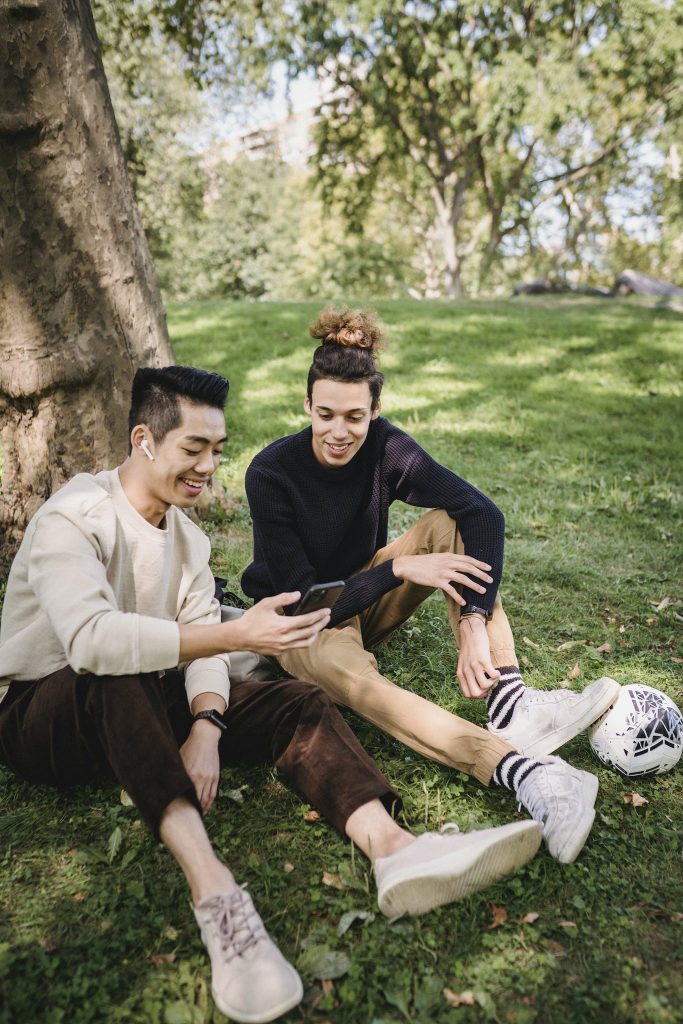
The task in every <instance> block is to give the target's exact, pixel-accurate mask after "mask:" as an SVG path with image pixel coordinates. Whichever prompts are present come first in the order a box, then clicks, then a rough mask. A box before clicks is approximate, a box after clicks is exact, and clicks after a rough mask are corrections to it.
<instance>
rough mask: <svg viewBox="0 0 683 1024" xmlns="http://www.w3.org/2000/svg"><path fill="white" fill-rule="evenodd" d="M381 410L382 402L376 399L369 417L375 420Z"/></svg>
mask: <svg viewBox="0 0 683 1024" xmlns="http://www.w3.org/2000/svg"><path fill="white" fill-rule="evenodd" d="M381 411H382V403H381V401H380V400H379V399H377V405H376V406H375V408H374V409H373V410H372V415H371V416H370V419H371V420H376V419H377V417H378V416H379V414H380V412H381Z"/></svg>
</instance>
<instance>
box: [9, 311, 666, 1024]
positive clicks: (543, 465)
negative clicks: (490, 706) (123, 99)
mask: <svg viewBox="0 0 683 1024" xmlns="http://www.w3.org/2000/svg"><path fill="white" fill-rule="evenodd" d="M377 305H378V308H379V311H380V313H381V315H382V317H383V319H384V321H385V322H386V324H387V326H388V328H389V334H390V344H389V347H388V349H387V351H386V353H385V355H384V357H383V366H384V370H385V372H386V374H387V384H386V387H385V392H384V395H383V407H384V412H385V413H386V415H388V416H389V417H390V418H391V419H392V420H394V421H395V422H396V423H398V424H399V425H401V426H403V427H404V428H406V429H408V430H410V431H411V432H412V433H413V434H414V435H415V436H416V437H417V438H418V440H419V441H420V442H421V443H422V444H424V445H425V446H426V447H427V448H428V449H429V450H430V451H431V452H433V453H434V455H435V456H436V457H437V458H439V459H440V460H441V461H442V462H444V463H446V464H448V465H450V466H452V467H453V468H454V469H455V470H456V471H457V472H460V473H462V474H463V475H464V476H465V477H467V478H469V479H471V480H472V481H473V482H474V483H476V484H477V485H478V486H480V487H482V488H483V489H484V490H485V491H487V492H488V493H490V494H491V495H492V496H493V497H494V498H495V499H496V500H497V502H498V503H499V505H500V506H501V507H502V508H503V509H504V511H505V514H506V520H507V542H506V544H507V559H506V570H505V583H504V598H505V601H506V607H507V610H508V614H509V615H510V618H511V621H512V625H513V629H514V631H515V635H516V637H517V643H518V651H519V654H520V657H521V660H522V663H523V667H524V673H525V675H526V677H527V678H528V681H529V682H530V683H532V684H533V685H537V686H541V687H545V688H552V687H553V686H555V685H557V684H558V683H559V682H560V681H561V680H563V679H566V678H567V675H568V672H569V671H570V670H571V669H572V668H573V666H574V665H575V664H576V663H577V662H578V664H579V667H580V670H581V673H582V675H581V678H580V680H578V682H573V683H572V685H573V686H576V687H577V688H579V687H580V686H582V685H583V684H584V683H585V682H586V681H588V680H590V679H591V678H593V677H595V676H597V675H601V674H610V675H614V676H615V677H616V678H618V679H620V680H621V681H623V682H630V681H635V680H638V679H640V680H642V681H644V682H647V683H650V684H651V685H654V686H656V687H658V688H660V689H663V690H666V691H667V692H668V693H669V694H670V695H671V696H672V697H673V698H674V699H675V700H677V701H678V703H679V704H680V703H681V702H682V700H683V693H682V691H681V685H680V671H679V670H680V664H679V663H678V661H677V660H676V659H680V657H681V656H682V655H683V651H681V649H680V621H679V619H680V613H681V607H682V605H681V600H682V599H683V595H682V594H681V592H680V574H679V573H678V571H677V568H678V566H679V565H680V564H681V556H682V554H683V552H682V550H681V538H682V537H683V531H682V530H681V515H682V512H683V509H682V506H681V491H680V474H679V473H678V472H677V465H678V463H677V456H678V437H677V435H676V431H675V429H674V424H675V422H676V415H677V411H678V407H679V404H680V398H681V390H682V382H681V372H680V371H681V367H680V349H681V343H682V342H683V321H682V320H681V319H680V318H678V317H676V316H675V315H674V314H672V313H667V312H665V311H655V310H649V309H645V308H642V307H638V306H634V305H632V304H629V303H628V302H626V301H615V302H613V303H610V304H608V305H605V304H603V303H600V302H591V301H576V300H574V301H570V300H554V301H552V302H551V301H545V300H539V301H532V300H517V301H515V302H514V303H505V302H489V303H483V302H468V303H465V302H462V303H457V304H456V303H439V302H433V303H425V302H423V303H417V302H408V301H404V302H379V303H377ZM318 308H319V303H317V304H313V303H306V304H303V303H302V304H294V303H282V304H275V303H259V304H246V303H242V304H240V303H230V302H213V303H209V302H207V303H202V304H200V305H193V306H191V305H178V306H174V307H172V309H171V310H170V325H171V335H172V338H173V343H174V346H175V351H176V354H177V356H178V359H179V360H181V361H183V362H188V363H194V364H196V365H201V366H205V367H207V368H209V369H215V370H219V371H222V372H224V373H227V374H228V375H229V376H230V378H231V382H232V387H231V395H230V402H229V406H228V424H229V437H230V441H229V445H228V452H227V454H228V462H227V463H226V465H225V466H223V467H222V468H221V470H220V473H221V474H222V477H223V482H224V483H226V484H228V486H229V489H230V491H231V493H232V495H233V498H234V502H235V504H234V507H233V508H232V510H231V511H229V512H225V511H224V512H221V513H220V514H219V513H218V512H217V513H216V515H215V516H214V517H213V518H210V519H209V520H208V521H207V522H206V523H205V527H206V528H207V529H209V530H210V531H211V533H212V535H213V550H214V559H213V564H214V568H215V570H216V571H217V572H218V573H219V574H221V575H227V576H228V577H230V580H231V582H232V583H235V584H236V582H237V581H238V580H239V574H240V571H241V569H242V568H243V567H244V565H245V564H246V562H247V560H248V558H249V551H250V541H251V534H250V526H249V518H248V512H247V510H246V505H245V503H244V492H243V477H244V469H245V467H246V465H247V463H248V462H249V460H250V459H251V457H252V456H253V454H254V453H255V452H256V451H257V450H258V449H259V448H260V447H261V446H262V445H263V444H265V443H266V442H267V441H269V440H271V439H272V438H274V437H277V436H281V435H282V434H284V433H287V432H291V431H293V430H296V429H298V428H299V427H301V426H302V425H303V424H304V422H305V418H304V415H303V412H302V410H301V402H302V398H303V389H304V380H305V371H306V368H307V366H308V363H309V360H310V357H311V351H312V342H311V339H310V338H309V337H308V335H307V331H306V325H307V324H308V323H309V322H310V321H311V319H312V318H313V316H314V315H315V312H316V311H317V310H318ZM417 514H419V513H418V512H417V510H415V509H412V508H409V507H408V506H398V507H396V508H395V509H394V510H393V514H392V519H391V524H390V526H391V530H392V534H394V535H395V534H396V533H397V532H399V531H402V530H404V529H405V528H406V527H407V526H408V525H409V524H410V523H411V522H413V521H414V519H415V517H416V515H417ZM0 589H1V585H0ZM664 596H670V597H671V598H672V602H671V603H670V604H669V605H668V606H666V607H664V608H662V609H660V610H659V611H656V610H655V604H659V602H660V601H661V599H662V598H663V597H664ZM606 642H607V643H609V644H611V647H612V649H611V651H609V652H606V653H605V652H604V651H600V650H599V648H600V647H602V646H603V644H604V643H606ZM567 644H571V645H572V646H569V647H568V646H567ZM677 645H679V646H678V647H677ZM377 657H378V659H379V664H380V667H381V669H382V671H384V672H385V673H386V674H387V675H389V676H390V677H391V678H393V679H395V680H396V681H397V682H399V683H401V684H402V685H406V686H410V687H412V688H414V689H415V690H416V691H417V692H419V693H421V694H422V695H423V696H425V697H427V698H429V699H432V700H436V701H438V702H439V703H441V704H443V705H444V706H446V707H449V708H452V709H453V710H455V711H457V712H458V713H460V714H462V715H463V716H465V717H467V718H469V719H471V720H474V721H478V722H482V721H483V719H484V709H483V707H482V706H481V705H480V704H479V703H477V702H468V701H465V700H463V699H462V698H460V696H459V695H458V690H457V687H456V683H455V674H454V672H455V655H454V651H453V644H452V638H451V635H450V631H449V627H448V623H447V619H446V615H445V610H444V605H443V602H442V601H441V599H440V598H439V597H438V596H436V595H435V596H433V597H431V598H429V600H428V601H427V602H425V604H424V605H423V606H422V608H421V609H420V611H419V612H418V614H417V615H416V616H414V617H413V618H412V619H411V620H410V622H408V623H407V624H406V626H405V627H404V628H402V629H401V630H400V631H399V632H398V633H397V634H396V635H395V636H394V637H392V638H391V639H390V640H389V641H388V642H387V643H386V644H385V645H383V646H382V647H381V648H380V649H379V650H378V651H377ZM348 719H349V721H350V723H351V725H352V727H353V728H354V730H355V731H356V733H357V734H358V735H359V736H360V738H361V740H362V742H363V743H364V745H365V746H366V748H367V749H368V751H369V752H370V753H371V754H372V755H373V756H374V757H375V758H376V759H377V761H378V763H379V764H380V767H381V768H382V770H383V771H384V772H385V774H386V775H387V776H388V778H390V779H391V781H392V783H393V784H394V785H395V786H397V788H398V789H399V791H400V792H401V794H402V796H403V798H404V805H405V810H404V818H405V821H406V823H407V824H408V825H409V826H410V827H411V828H412V829H413V830H415V831H418V832H419V831H420V830H422V829H424V828H436V827H437V826H438V825H439V824H440V823H441V822H442V821H444V820H452V821H456V822H458V824H459V825H460V826H461V827H463V828H471V827H476V826H478V827H483V826H488V825H495V824H502V823H504V822H506V821H509V820H511V819H513V818H514V817H515V816H516V814H517V811H516V807H515V803H514V800H513V798H512V797H511V795H510V794H509V793H507V792H505V791H502V790H500V789H492V790H485V789H484V788H483V787H481V786H479V785H478V784H476V783H474V782H473V781H472V780H471V779H469V778H467V777H466V776H464V775H462V774H460V773H458V772H453V771H449V770H448V769H446V768H444V767H441V766H439V765H436V764H434V763H431V762H429V761H426V760H424V759H423V758H421V757H419V756H418V755H417V754H414V753H412V752H411V751H410V750H408V749H407V748H406V747H403V746H401V745H400V744H398V743H397V742H395V741H394V740H392V739H391V738H390V737H388V736H386V735H384V734H381V733H379V732H377V731H376V730H375V729H373V728H372V727H371V726H369V725H368V724H367V723H365V722H362V721H360V720H358V719H355V718H354V717H353V716H350V715H349V716H348ZM563 754H564V756H566V757H567V758H568V759H569V760H570V761H571V762H572V763H574V764H576V765H578V766H579V767H582V768H586V769H589V770H591V771H596V772H597V774H598V775H599V778H600V783H601V789H600V794H599V797H598V803H597V817H596V822H595V825H594V828H593V831H592V834H591V837H590V839H589V842H588V845H587V847H586V849H585V850H584V851H583V853H582V854H581V857H580V858H579V860H578V861H577V862H576V864H573V865H569V866H562V865H559V864H557V863H556V862H555V861H553V860H551V859H550V858H549V857H548V855H547V854H546V853H545V852H542V853H540V854H539V855H538V856H537V857H536V858H535V859H534V860H533V861H532V862H531V863H530V864H529V865H528V866H527V868H526V869H525V870H524V871H522V872H520V873H519V874H518V875H516V876H515V877H513V878H511V879H509V880H507V881H506V882H503V883H501V884H500V885H497V886H494V887H492V888H491V889H489V890H488V891H487V892H485V893H481V894H479V895H477V896H475V897H472V898H470V899H467V900H465V901H463V902H462V903H459V904H458V905H457V906H453V907H448V908H444V909H441V910H438V911H435V912H433V913H431V914H429V915H426V916H425V917H423V918H415V919H411V920H404V921H398V922H396V923H394V924H390V923H389V922H388V921H386V919H385V918H383V917H382V915H381V914H379V912H378V911H377V907H376V902H375V894H374V885H373V881H372V877H371V873H370V871H369V868H368V865H367V862H366V861H365V859H364V858H363V857H362V856H361V855H360V854H359V853H358V852H357V851H355V850H353V849H352V848H349V845H348V843H346V842H345V841H344V840H342V839H341V838H340V837H338V836H336V835H335V834H334V833H333V832H332V831H331V829H330V828H329V827H328V826H327V825H326V824H324V823H323V822H321V821H317V822H313V823H310V824H307V823H305V822H304V814H305V812H306V810H307V808H306V807H304V806H302V804H301V800H300V798H299V796H298V795H297V794H296V793H294V792H293V791H292V790H291V789H289V788H288V787H287V785H286V784H285V783H284V780H282V779H281V778H280V777H279V776H278V774H277V772H276V771H275V770H274V769H273V768H271V767H268V766H264V767H255V768H254V767H252V768H246V767H244V768H243V767H235V768H231V769H229V770H226V771H224V772H223V776H222V786H221V794H220V796H219V798H218V802H217V805H216V807H215V809H214V810H213V811H212V812H211V814H210V815H209V816H208V818H207V826H208V829H209V832H210V836H211V839H212V841H213V842H214V843H215V845H216V848H217V849H218V851H219V852H220V854H221V855H222V856H223V857H225V859H226V860H227V861H228V863H230V864H231V866H232V867H233V868H234V870H235V872H236V875H237V877H238V878H239V880H240V882H244V883H248V885H249V889H250V891H251V892H252V894H253V896H254V899H255V902H256V905H257V906H258V908H259V909H260V911H261V913H262V914H263V916H264V918H265V922H266V925H267V927H268V929H269V931H270V933H271V934H272V935H273V936H274V938H275V939H276V941H277V942H278V943H279V945H280V946H281V948H282V950H283V952H284V953H285V955H287V956H288V957H289V958H290V960H291V961H292V962H295V963H299V965H300V967H301V970H302V973H303V976H304V983H305V998H304V1003H303V1006H302V1008H301V1009H297V1010H295V1011H293V1012H292V1014H291V1015H290V1016H289V1017H288V1018H285V1019H287V1020H291V1021H292V1022H293V1021H307V1022H310V1024H315V1022H319V1024H322V1022H323V1021H330V1022H331V1024H373V1022H374V1024H380V1022H384V1024H403V1022H406V1021H408V1022H412V1024H430V1022H431V1024H450V1022H452V1021H462V1022H463V1024H485V1022H488V1021H497V1022H500V1024H604V1022H609V1024H633V1022H634V1021H637V1022H638V1024H675V1022H676V1021H677V1020H679V1019H680V1006H681V1001H682V999H683V983H682V981H681V979H682V978H683V971H682V970H681V968H682V967H683V963H682V962H681V943H680V928H681V923H680V916H681V911H682V910H683V884H682V880H681V820H680V805H681V797H682V790H683V769H682V768H681V767H679V768H678V769H677V770H676V771H674V772H672V773H670V774H668V775H665V776H661V777H659V778H655V779H649V780H647V779H646V780H639V781H638V783H637V786H634V784H633V783H629V782H628V781H627V780H624V779H621V778H620V777H619V776H617V775H615V774H614V773H611V772H609V771H607V770H606V769H603V768H602V767H600V766H599V765H598V763H597V762H596V760H595V759H594V758H593V756H592V754H591V752H590V749H589V747H588V744H587V741H586V738H585V737H578V738H577V739H576V740H574V741H572V743H570V744H569V745H568V746H567V747H566V748H565V749H564V750H563ZM0 781H1V782H2V787H1V789H0V1022H1V1024H25V1022H27V1021H30V1022H31V1024H62V1022H67V1021H68V1022H69V1024H94V1022H96V1021H97V1022H99V1021H106V1022H107V1024H172V1022H174V1021H175V1022H178V1021H182V1022H186V1024H219V1022H220V1021H222V1020H223V1018H222V1017H221V1016H220V1014H218V1012H217V1011H216V1009H215V1007H214V1006H213V1003H212V1000H211V996H210V991H209V977H210V975H209V966H208V962H207V958H206V954H205V951H204V949H203V947H202V945H201V941H200V939H199V935H198V932H197V928H196V925H195V922H194V920H193V917H192V913H191V910H190V907H189V901H188V896H187V890H186V887H185V885H184V882H183V880H182V876H181V874H180V872H179V871H178V870H177V869H176V868H175V867H174V865H173V864H172V862H171V860H170V858H169V856H168V854H167V853H166V851H165V850H164V849H163V848H162V847H160V846H157V845H155V844H154V843H153V842H152V840H151V839H150V837H149V836H148V835H147V834H146V833H145V831H144V829H143V828H141V827H140V824H139V822H138V820H137V817H136V813H135V811H134V809H133V808H131V807H128V806H126V805H124V804H123V803H122V802H121V798H120V788H119V787H118V786H117V785H115V784H114V783H108V782H103V783H102V784H101V785H99V786H92V787H87V788H85V789H82V790H75V791H69V792H65V793H58V792H55V791H53V790H51V789H48V788H47V787H37V786H33V785H30V784H28V783H24V782H21V781H19V780H17V779H15V778H13V777H11V776H10V775H9V773H7V772H5V771H3V770H0ZM634 788H637V790H638V792H639V793H640V794H642V795H643V796H644V797H646V798H647V799H648V800H649V803H648V804H647V805H645V806H642V807H638V808H635V807H633V806H630V805H627V804H625V803H624V794H625V793H626V792H628V791H630V790H632V789H634ZM236 794H239V797H237V796H236ZM240 801H241V802H240ZM324 872H332V873H335V874H337V875H339V878H340V881H341V882H342V884H343V885H345V886H346V888H343V889H341V890H340V889H337V888H333V887H330V886H328V885H325V884H324V883H323V881H322V878H323V873H324ZM491 904H494V905H495V906H497V907H502V908H503V909H504V910H505V911H506V912H507V919H506V920H504V921H503V922H502V923H500V924H499V925H498V926H496V927H492V925H494V924H495V921H494V918H493V913H492V907H491ZM533 915H538V916H537V917H534V916H533ZM330 978H332V979H333V980H332V982H331V985H330V983H329V982H324V981H323V980H321V979H330ZM444 990H448V992H449V993H450V995H448V993H445V992H444ZM454 997H457V999H458V1000H461V1001H460V1005H459V1006H457V1007H455V1006H452V1005H451V1003H452V1002H453V1001H454ZM449 999H450V1001H451V1002H449Z"/></svg>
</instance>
